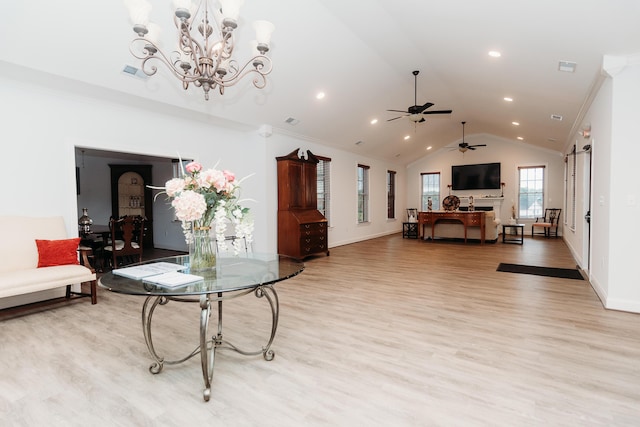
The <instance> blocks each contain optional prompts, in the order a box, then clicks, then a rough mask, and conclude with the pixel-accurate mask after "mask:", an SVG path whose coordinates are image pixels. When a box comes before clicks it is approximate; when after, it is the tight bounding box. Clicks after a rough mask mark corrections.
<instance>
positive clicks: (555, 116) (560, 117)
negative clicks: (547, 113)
mask: <svg viewBox="0 0 640 427" xmlns="http://www.w3.org/2000/svg"><path fill="white" fill-rule="evenodd" d="M551 120H557V121H562V116H561V115H559V114H552V115H551Z"/></svg>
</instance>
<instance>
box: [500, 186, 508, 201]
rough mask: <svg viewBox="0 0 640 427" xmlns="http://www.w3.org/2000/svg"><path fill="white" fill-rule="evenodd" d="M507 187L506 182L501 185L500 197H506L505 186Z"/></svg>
mask: <svg viewBox="0 0 640 427" xmlns="http://www.w3.org/2000/svg"><path fill="white" fill-rule="evenodd" d="M505 185H507V184H505V183H504V182H501V183H500V197H504V186H505Z"/></svg>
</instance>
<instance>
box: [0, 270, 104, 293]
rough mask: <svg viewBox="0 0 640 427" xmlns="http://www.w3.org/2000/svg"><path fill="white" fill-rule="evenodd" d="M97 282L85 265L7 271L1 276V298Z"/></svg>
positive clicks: (94, 275)
mask: <svg viewBox="0 0 640 427" xmlns="http://www.w3.org/2000/svg"><path fill="white" fill-rule="evenodd" d="M92 280H96V274H95V273H92V272H91V270H89V269H88V268H87V267H85V266H83V265H77V264H73V265H56V266H54V267H42V268H33V269H28V270H16V271H5V272H3V273H2V274H0V298H4V297H10V296H14V295H21V294H27V293H31V292H37V291H42V290H45V289H52V288H57V287H60V286H66V285H75V284H78V283H84V282H89V281H92Z"/></svg>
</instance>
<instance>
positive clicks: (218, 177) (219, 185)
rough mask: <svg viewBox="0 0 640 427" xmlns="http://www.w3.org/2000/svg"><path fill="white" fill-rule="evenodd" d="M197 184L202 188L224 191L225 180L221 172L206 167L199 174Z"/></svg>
mask: <svg viewBox="0 0 640 427" xmlns="http://www.w3.org/2000/svg"><path fill="white" fill-rule="evenodd" d="M199 184H200V186H201V187H203V188H215V189H216V191H224V190H225V189H226V184H227V180H226V178H225V175H224V173H223V172H220V171H219V170H216V169H207V170H206V171H204V172H203V173H202V174H201V175H200V180H199Z"/></svg>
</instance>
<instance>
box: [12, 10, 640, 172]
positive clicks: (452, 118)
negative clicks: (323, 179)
mask: <svg viewBox="0 0 640 427" xmlns="http://www.w3.org/2000/svg"><path fill="white" fill-rule="evenodd" d="M152 3H153V5H154V10H153V12H152V19H153V20H154V21H156V22H157V23H158V24H160V26H161V27H162V29H163V33H162V34H163V35H162V43H163V45H164V46H165V48H167V49H168V50H172V49H173V44H174V43H175V38H176V36H175V27H174V26H173V21H172V20H171V13H172V12H171V8H170V3H171V2H170V1H169V0H152ZM240 15H241V21H240V26H241V27H240V28H239V31H238V33H237V35H236V39H237V44H238V48H237V56H238V57H239V59H242V58H243V57H244V58H245V59H246V58H248V53H247V52H246V51H247V50H248V45H249V42H250V40H251V39H252V38H253V35H252V34H251V32H252V31H251V29H250V28H249V27H251V25H249V24H250V23H251V22H252V21H253V20H256V19H267V20H270V21H271V22H273V23H274V24H275V27H276V30H275V32H274V33H273V37H272V48H271V52H270V56H271V57H272V59H273V63H274V69H273V72H272V73H271V74H270V75H269V76H268V83H267V87H266V89H264V90H257V89H255V88H253V87H252V86H251V85H250V82H249V80H248V79H247V81H245V82H243V83H241V84H239V85H236V86H234V87H231V88H228V89H227V90H226V92H225V95H224V96H220V95H217V94H212V96H211V99H210V100H209V101H205V100H204V96H203V94H202V91H201V90H200V89H197V88H190V89H189V90H188V91H184V90H183V89H182V87H181V84H180V83H179V81H178V80H177V79H176V78H174V77H173V76H172V75H170V74H169V72H168V71H167V70H165V69H163V68H162V65H159V67H160V69H159V71H158V74H157V75H155V76H153V77H150V78H147V79H139V78H135V77H131V76H129V75H126V74H125V73H123V72H122V69H123V68H124V66H125V65H133V66H139V63H138V62H137V60H135V58H133V57H132V56H131V54H130V52H129V43H130V41H131V40H132V39H133V38H134V36H135V34H134V33H133V31H132V30H131V25H130V23H129V19H128V14H127V11H126V9H125V7H124V5H123V4H122V2H120V1H102V2H86V1H81V0H65V1H63V2H52V1H45V0H32V1H26V2H10V3H7V4H5V5H3V13H2V15H1V16H0V61H2V62H1V63H0V66H1V67H0V72H1V71H2V70H8V69H10V70H13V71H15V70H24V69H33V70H35V72H34V73H32V77H31V78H32V79H34V80H39V83H42V84H45V85H46V84H47V82H48V81H49V80H50V81H51V82H53V81H57V82H58V83H57V84H61V85H62V86H66V87H68V88H72V87H76V88H78V87H79V88H81V92H83V93H86V94H87V95H89V96H103V97H104V96H110V97H113V95H114V94H115V95H117V97H119V98H120V99H122V100H125V102H131V103H136V104H137V105H143V106H144V107H145V108H151V109H162V110H165V111H166V110H167V108H170V109H171V110H172V111H177V110H175V109H183V110H186V111H197V112H199V113H202V114H204V115H205V117H210V119H211V120H212V121H218V120H225V121H227V120H228V121H232V122H236V123H237V124H240V125H243V126H249V127H255V129H256V130H257V129H258V128H259V127H260V126H262V125H264V124H267V125H270V126H272V127H273V129H274V132H286V133H289V134H295V135H297V136H299V137H300V138H303V139H305V140H310V141H314V142H318V143H321V144H327V145H331V146H335V147H339V148H342V149H344V150H348V151H354V152H359V153H362V154H363V155H366V156H369V157H373V158H380V159H389V160H392V161H394V162H399V163H404V164H407V163H410V162H412V161H414V160H416V159H418V158H421V157H423V156H425V155H429V154H430V153H433V152H435V151H436V150H437V149H438V148H441V147H445V146H453V145H456V144H457V143H458V142H460V140H461V137H462V127H461V124H460V122H462V121H466V122H467V124H466V129H465V135H466V137H472V136H473V135H474V134H491V135H496V136H498V137H501V138H504V139H507V140H510V141H513V143H514V144H531V145H534V146H539V147H544V148H547V149H552V150H558V151H561V150H563V148H564V147H565V145H566V144H567V143H568V142H570V141H571V140H572V139H575V137H576V135H575V134H576V133H577V131H578V130H580V127H581V126H583V125H584V124H583V123H582V122H581V120H582V117H581V113H582V112H583V110H584V106H585V103H588V101H589V97H590V95H591V93H592V91H593V88H594V85H597V84H598V82H599V81H600V78H601V75H602V73H601V67H602V61H603V57H604V55H621V56H625V55H633V54H638V53H640V25H638V20H639V19H640V2H638V1H636V0H586V1H585V0H562V1H558V0H536V1H513V0H483V1H476V0H456V1H432V0H422V1H413V0H394V1H392V2H390V1H382V0H349V1H345V0H277V1H264V0H262V1H259V0H246V2H245V5H244V6H243V8H242V9H241V11H240ZM243 24H244V26H243ZM492 50H495V51H499V52H500V53H501V56H500V57H498V58H495V57H491V56H489V55H488V53H489V51H492ZM562 61H566V62H570V63H574V64H575V71H573V72H566V71H561V70H560V69H559V64H560V63H561V62H562ZM413 70H419V71H420V74H419V75H418V78H417V103H418V104H420V105H422V104H424V103H426V102H432V103H433V104H434V106H433V107H431V109H437V110H442V109H451V110H453V113H452V114H450V115H430V116H427V117H426V121H425V122H422V123H418V124H416V123H414V122H412V121H410V120H409V119H408V118H402V119H398V120H393V121H388V120H389V119H392V118H394V117H397V116H398V114H397V113H393V112H388V111H387V110H389V109H393V110H406V109H407V108H408V107H409V106H412V105H414V77H413V75H412V71H413ZM25 74H28V73H26V72H25ZM60 82H62V83H60ZM80 83H81V84H80ZM76 90H78V89H76ZM319 91H323V92H324V93H325V94H326V96H325V98H324V99H322V100H318V99H316V93H317V92H319ZM505 97H509V98H511V99H512V101H511V102H507V101H505V100H504V98H505ZM552 116H554V117H555V118H556V119H553V118H552ZM560 117H561V120H558V118H560ZM288 118H293V119H295V121H294V123H297V124H295V125H291V124H287V123H286V120H287V119H288ZM373 119H377V120H378V122H377V123H376V124H371V121H372V120H373ZM513 122H517V123H519V125H514V124H513ZM406 136H409V139H405V137H406ZM518 137H521V138H522V140H519V139H517V138H518ZM427 147H432V148H431V150H427Z"/></svg>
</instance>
